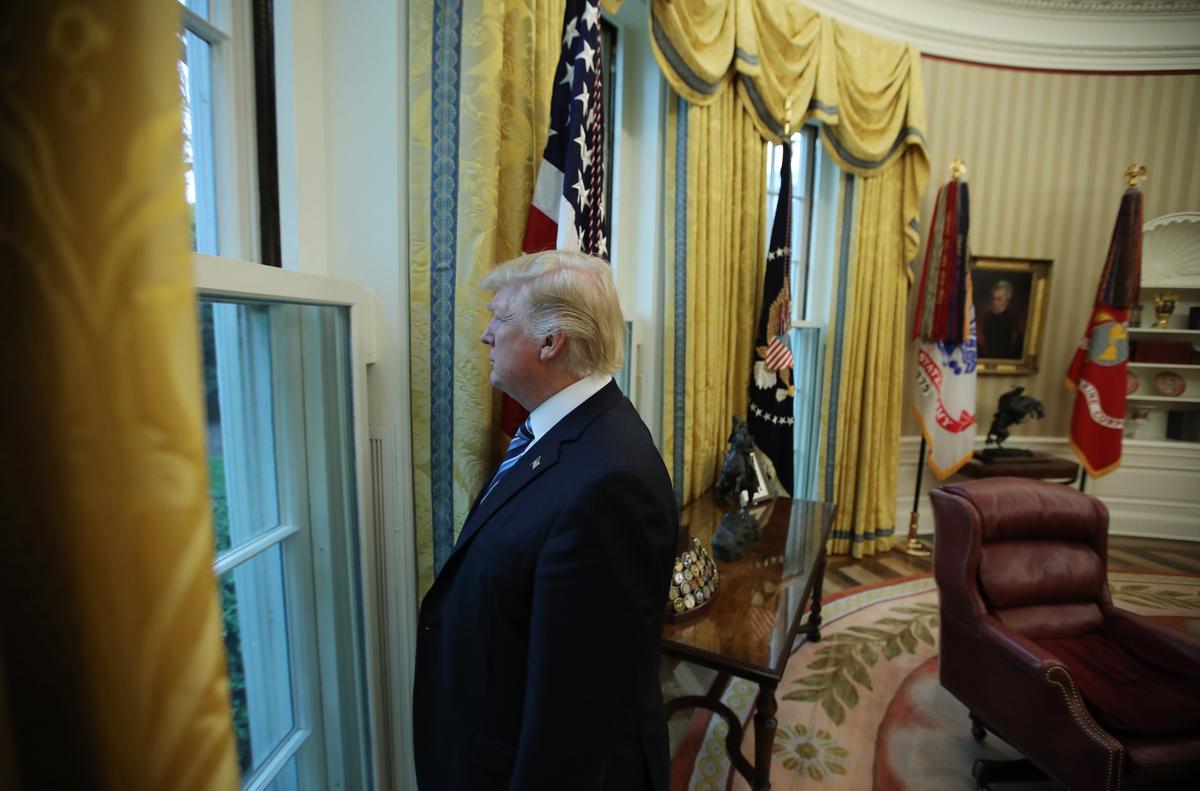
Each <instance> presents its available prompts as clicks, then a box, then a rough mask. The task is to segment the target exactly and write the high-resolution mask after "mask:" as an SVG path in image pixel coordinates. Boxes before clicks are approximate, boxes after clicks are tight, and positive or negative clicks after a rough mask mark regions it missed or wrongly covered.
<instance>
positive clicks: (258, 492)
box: [199, 262, 372, 791]
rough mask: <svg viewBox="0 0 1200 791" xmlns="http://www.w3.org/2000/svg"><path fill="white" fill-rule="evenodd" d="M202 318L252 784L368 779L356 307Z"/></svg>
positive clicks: (224, 585)
mask: <svg viewBox="0 0 1200 791" xmlns="http://www.w3.org/2000/svg"><path fill="white" fill-rule="evenodd" d="M230 263H232V264H233V265H235V266H236V265H237V263H236V262H230ZM241 266H243V267H244V265H241ZM256 269H257V268H256ZM199 320H200V328H201V338H202V350H203V363H204V383H205V401H206V406H207V413H208V416H207V424H208V425H207V426H206V429H207V438H208V450H209V453H208V455H209V471H210V475H211V493H212V503H213V522H214V527H215V536H214V541H215V545H216V561H215V563H214V571H215V573H216V574H217V577H218V588H219V591H220V597H221V610H222V616H223V625H224V639H225V648H226V656H227V661H228V670H229V678H230V687H231V699H232V708H233V718H234V732H235V736H236V740H237V752H238V761H239V764H240V767H241V774H242V787H243V788H244V789H255V790H256V791H257V789H265V788H270V789H277V790H278V791H306V790H307V789H313V791H318V790H320V789H327V788H346V789H369V788H370V787H371V786H372V771H371V763H370V762H371V750H370V727H369V724H368V723H369V715H368V698H367V692H366V690H367V679H366V677H365V671H364V670H363V668H364V667H365V664H366V652H365V644H364V643H365V641H364V624H363V612H362V601H361V599H362V591H361V586H360V579H361V563H360V547H359V542H358V536H359V535H360V532H359V513H360V512H359V505H358V504H359V497H358V486H357V484H358V482H357V480H356V464H355V459H356V448H355V443H354V437H355V431H354V425H353V414H354V408H353V376H352V368H351V364H352V363H351V360H352V354H351V336H350V308H349V307H347V306H345V305H328V304H325V305H318V304H304V303H299V302H265V301H257V300H254V299H242V298H237V299H231V298H227V297H216V296H205V297H202V298H201V300H200V305H199Z"/></svg>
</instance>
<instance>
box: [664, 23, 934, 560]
mask: <svg viewBox="0 0 1200 791" xmlns="http://www.w3.org/2000/svg"><path fill="white" fill-rule="evenodd" d="M649 26H650V39H651V42H652V47H653V50H654V55H655V58H656V60H657V61H658V64H659V66H660V68H661V69H662V72H663V74H664V76H665V77H666V80H667V82H668V84H669V85H670V87H671V88H672V89H673V90H674V91H675V92H676V93H678V94H679V95H680V96H681V97H683V98H684V99H685V100H686V101H687V102H688V103H689V104H690V105H691V107H690V109H687V110H680V111H678V112H676V113H674V114H673V115H672V117H673V118H675V119H679V120H683V119H684V118H685V117H686V133H685V134H680V135H677V137H678V140H677V141H674V142H676V143H677V144H678V146H684V145H686V149H687V150H686V157H684V156H677V157H675V159H676V160H677V162H676V163H675V168H676V169H674V170H673V169H672V164H671V163H669V164H668V168H667V169H668V191H671V190H674V191H682V192H683V193H684V197H682V198H681V197H679V196H678V195H676V196H675V198H674V200H672V201H668V206H673V207H674V209H675V217H674V220H673V222H672V223H668V225H669V226H672V225H673V226H674V227H673V228H672V229H671V231H672V232H671V233H670V234H668V236H669V237H670V238H669V240H668V244H670V245H672V247H671V249H669V250H668V252H667V256H666V258H667V261H668V264H669V265H670V262H671V261H672V260H676V261H685V262H686V268H685V269H684V270H682V271H680V272H677V274H676V275H675V276H674V277H672V276H670V275H669V276H668V277H667V282H668V283H672V282H674V283H675V306H674V311H675V313H674V314H673V315H674V319H673V320H672V319H670V318H669V319H668V324H673V326H668V328H667V332H668V335H669V336H670V337H671V338H672V342H671V343H667V344H665V349H666V358H667V359H665V360H664V366H665V367H666V369H667V370H669V371H670V372H671V376H667V377H664V381H665V382H667V386H668V388H669V392H667V393H666V394H665V399H666V403H667V405H668V409H667V411H666V413H665V414H667V415H668V416H670V415H672V414H674V415H675V416H676V417H675V419H674V421H672V419H671V418H670V417H668V418H667V419H665V420H664V427H665V428H666V429H668V430H665V431H664V435H665V436H667V437H668V438H669V439H670V438H672V437H673V438H674V440H678V438H679V437H680V436H686V437H687V443H686V444H685V446H684V447H682V448H680V447H679V446H678V445H673V444H672V443H671V442H668V453H667V457H668V462H669V466H671V468H672V472H673V474H674V476H675V479H676V490H677V495H680V496H681V497H682V499H683V502H687V501H688V500H689V499H691V497H694V496H695V495H697V494H699V493H700V492H702V491H703V490H704V488H706V484H708V483H711V481H712V480H713V477H712V476H713V475H715V471H713V472H712V473H710V471H709V470H710V460H709V457H708V455H707V451H703V452H700V453H698V452H697V450H698V449H700V448H707V447H708V446H709V445H711V443H712V441H713V440H712V436H713V434H712V432H716V434H715V436H717V437H718V438H719V439H718V444H719V447H722V448H723V444H722V443H723V440H724V437H725V434H726V433H727V429H726V427H727V426H728V421H729V418H730V416H731V415H732V414H733V412H734V410H735V409H736V408H738V407H739V406H744V404H745V394H744V393H745V390H746V387H747V383H746V379H747V377H748V371H749V368H748V357H747V360H746V366H745V370H744V371H743V370H740V369H737V368H736V366H740V365H742V362H743V361H742V359H741V357H740V356H739V352H731V353H730V354H731V357H730V363H731V365H733V366H735V368H732V369H730V370H731V372H732V373H733V378H732V379H731V380H730V381H729V382H728V386H729V387H731V388H732V387H736V388H740V390H741V391H742V394H741V396H740V397H738V398H726V399H725V400H724V408H723V409H721V408H720V406H719V405H718V404H717V402H716V401H715V400H714V399H712V398H709V397H707V396H706V394H705V393H706V388H717V389H723V388H724V386H725V385H721V386H720V387H718V386H717V385H715V384H714V383H712V382H711V381H710V380H709V377H710V376H711V370H712V369H711V368H710V367H709V366H707V365H706V364H704V363H703V362H701V360H702V355H703V354H707V351H701V350H700V349H699V348H698V345H699V344H702V343H705V342H707V341H708V340H709V339H708V338H707V333H706V330H705V329H704V328H702V327H701V326H700V325H699V324H698V323H697V322H702V321H706V320H709V319H710V318H711V317H717V318H718V326H720V327H722V328H728V329H730V330H732V329H735V328H733V327H732V325H730V324H728V323H725V324H722V323H721V322H720V316H721V310H722V308H721V307H720V306H719V305H717V304H715V303H716V302H729V301H730V300H729V292H726V293H719V292H715V291H714V292H709V291H706V290H704V289H702V288H701V287H700V281H699V279H700V278H703V277H704V276H705V273H706V272H707V271H708V270H707V267H709V266H713V265H716V262H717V261H719V260H720V259H719V257H718V256H716V255H714V254H713V251H714V250H716V249H723V248H721V245H723V244H725V242H724V240H723V239H722V238H720V237H719V236H714V235H713V234H712V232H709V233H706V234H697V233H696V231H695V229H694V228H693V226H695V225H697V224H700V225H702V226H704V227H705V228H707V227H708V224H709V223H711V221H712V218H711V217H710V216H708V215H707V214H706V213H705V211H706V204H704V202H703V201H704V198H703V195H704V194H705V193H707V191H708V190H709V189H710V185H711V183H712V182H713V178H714V175H713V173H712V172H710V171H707V170H705V169H703V168H702V167H699V166H696V164H695V163H696V158H697V154H696V153H695V152H693V151H692V150H691V146H693V145H708V146H712V147H716V150H715V151H710V152H706V154H705V155H704V159H705V160H707V159H708V158H720V157H724V158H725V159H726V160H733V159H734V158H737V157H740V156H741V155H742V152H743V150H744V149H745V147H746V143H745V142H744V140H738V141H735V140H734V139H733V137H732V136H730V135H726V136H724V137H723V138H708V139H707V141H706V142H704V143H702V142H701V137H700V134H699V133H698V132H697V131H696V130H694V129H693V128H692V127H691V124H692V122H693V121H695V120H697V119H698V118H699V116H697V115H695V111H696V110H698V109H708V108H711V107H718V106H719V107H726V106H728V105H729V104H730V94H732V95H733V96H734V97H736V105H737V106H739V107H740V108H741V109H742V110H743V111H744V113H743V115H744V117H745V118H746V119H749V122H750V123H751V124H752V125H753V128H754V130H755V131H756V132H757V133H758V135H759V136H760V137H761V138H763V139H764V140H770V141H776V142H778V141H780V140H781V139H782V138H783V136H784V133H785V128H788V127H790V130H791V131H793V132H794V131H795V130H797V129H798V128H799V127H800V126H801V124H803V123H804V122H806V121H809V120H815V121H817V122H819V123H820V124H821V136H822V140H823V143H824V146H825V150H826V151H827V152H828V153H829V155H830V156H831V158H832V159H833V160H834V161H835V162H836V163H837V165H838V166H839V167H840V168H841V169H842V170H844V171H845V172H846V173H848V174H853V176H854V177H855V178H854V179H853V180H852V181H851V182H848V184H850V185H851V187H850V188H849V189H847V190H846V192H847V194H848V195H849V198H848V200H849V203H847V215H846V217H847V223H846V225H845V227H844V228H843V233H844V235H845V247H844V250H845V256H844V262H843V263H844V267H843V268H844V271H843V272H842V273H841V274H840V277H841V278H842V280H841V281H840V285H841V286H842V287H844V288H845V289H846V291H845V293H844V294H842V298H843V299H842V301H841V302H840V303H839V307H838V309H836V310H835V311H834V318H833V319H832V323H831V326H830V328H829V333H828V344H829V347H828V348H829V352H828V353H827V355H826V362H827V368H828V370H829V372H830V374H831V376H833V379H832V380H831V381H830V382H827V391H826V399H827V403H826V404H825V407H824V409H825V414H826V417H827V418H828V419H827V420H826V421H824V424H825V429H824V433H825V436H824V438H823V442H822V460H821V466H822V467H823V469H824V476H823V477H824V479H825V481H826V486H827V497H829V498H830V499H833V500H834V501H835V502H837V503H838V506H839V511H838V522H837V525H836V526H835V536H836V537H835V539H834V540H833V541H831V545H830V549H831V550H832V551H835V552H851V553H853V554H856V555H862V554H872V553H873V552H874V551H875V550H882V549H887V548H889V547H890V546H891V538H890V536H891V533H892V531H893V529H894V523H895V489H896V465H897V461H898V455H899V416H900V399H901V393H902V388H901V386H900V385H901V382H902V379H901V377H902V376H903V363H902V351H903V349H902V345H901V339H902V338H903V335H904V332H903V323H904V305H905V302H906V300H907V296H908V288H909V284H910V281H911V278H912V272H911V268H910V265H911V261H912V260H913V259H914V258H915V257H916V253H917V250H918V248H919V246H920V235H919V228H918V212H919V200H920V195H921V193H922V192H923V191H924V189H925V186H926V184H927V183H928V180H929V164H928V160H927V157H926V153H925V148H924V137H923V129H924V126H925V108H924V91H923V88H922V84H921V75H920V53H919V52H918V51H917V50H916V49H915V48H913V47H911V46H908V45H905V44H899V43H896V42H891V41H886V40H883V39H880V38H877V37H875V36H872V35H869V34H867V33H864V32H862V31H859V30H857V29H855V28H853V27H852V26H849V25H845V24H843V23H841V22H839V21H837V20H835V19H832V18H830V17H826V16H823V15H821V14H819V13H817V12H815V11H813V10H812V9H809V8H807V7H806V6H804V5H802V4H801V3H798V2H781V1H780V0H651V3H650V19H649ZM789 107H790V112H789ZM789 116H790V117H789ZM733 125H735V126H736V124H733ZM677 129H678V126H672V127H671V128H670V129H668V131H667V136H668V138H671V137H672V136H673V135H674V134H675V132H674V131H672V130H676V131H677ZM678 146H676V147H678ZM668 148H669V149H670V150H674V149H672V147H671V145H670V143H669V145H668ZM759 156H760V157H761V152H760V154H759ZM668 159H670V157H668ZM685 161H686V165H687V168H688V170H687V172H686V173H685V174H683V175H680V174H679V173H678V171H677V168H678V167H681V166H683V163H684V162H685ZM701 164H703V163H701ZM762 169H763V164H762V162H761V159H760V164H759V170H760V171H761V170H762ZM718 177H719V174H718ZM726 183H727V187H726V193H725V194H726V195H727V196H730V195H733V194H734V191H733V189H732V186H733V184H732V182H726ZM854 185H857V189H854V188H853V187H854ZM756 188H757V189H759V190H760V192H759V193H758V195H757V196H755V195H752V194H750V193H749V192H747V191H743V192H741V193H740V194H739V195H738V197H737V199H738V200H744V201H747V202H751V201H753V202H754V204H755V205H759V206H764V207H765V203H766V195H765V181H760V184H759V186H758V187H756ZM727 199H728V198H727ZM681 213H682V216H680V214H681ZM762 219H763V218H762V217H761V215H760V217H759V218H758V221H757V225H756V226H755V227H756V228H757V234H758V237H757V238H758V247H756V248H753V249H752V248H749V247H747V248H746V255H752V256H753V266H751V267H749V268H748V270H747V272H746V274H745V275H739V276H746V277H749V278H752V279H753V280H754V281H755V282H757V281H759V280H761V277H760V276H759V267H760V266H761V262H762V260H763V252H764V251H763V249H762V236H761V234H762V227H763V226H762ZM822 263H824V264H826V265H831V264H830V262H814V265H821V264H822ZM677 269H678V266H677ZM681 295H682V298H681ZM738 299H739V301H738V302H737V305H739V306H740V305H741V302H740V296H739V298H738ZM710 300H711V301H710ZM739 309H741V308H740V307H739ZM750 310H751V311H752V310H753V307H751V308H750ZM681 311H683V312H685V315H686V321H681V320H680V315H679V314H680V312H681ZM681 333H682V334H683V340H682V342H681V341H680V335H681ZM734 340H735V346H738V348H739V349H740V348H741V347H745V349H746V350H747V351H748V350H749V348H750V344H751V343H752V331H750V330H747V331H746V332H745V333H744V334H742V335H740V336H738V337H737V338H735V339H734ZM835 358H836V363H837V365H836V369H835V368H834V367H829V366H834V363H835ZM691 366H696V368H695V370H693V369H692V367H691ZM709 408H717V409H719V410H720V411H719V413H718V414H717V415H706V416H704V417H699V416H698V410H703V409H709ZM681 415H682V416H683V418H684V419H683V420H682V421H681V420H680V416H681ZM684 425H686V426H687V429H686V431H684V430H683V426H684ZM702 427H703V430H704V431H706V432H709V433H708V434H705V436H698V434H697V432H699V431H700V430H701V428H702ZM718 427H719V428H718ZM693 445H694V447H693Z"/></svg>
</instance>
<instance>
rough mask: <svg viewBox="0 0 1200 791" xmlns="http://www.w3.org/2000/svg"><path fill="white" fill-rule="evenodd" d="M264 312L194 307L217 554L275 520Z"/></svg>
mask: <svg viewBox="0 0 1200 791" xmlns="http://www.w3.org/2000/svg"><path fill="white" fill-rule="evenodd" d="M270 311H271V307H270V306H269V305H267V304H263V303H229V302H213V301H207V300H205V301H202V302H201V303H200V333H201V343H202V347H203V352H204V364H205V371H204V384H205V404H206V406H207V408H208V410H207V412H208V414H207V430H206V434H207V437H208V457H209V472H210V475H211V476H212V480H211V487H212V488H211V493H212V498H213V521H214V523H215V528H216V547H217V552H218V553H221V552H224V551H225V550H227V549H230V548H231V547H236V546H238V545H239V544H244V543H246V542H247V541H249V540H251V539H253V538H255V537H256V536H258V535H260V534H262V533H264V532H266V531H267V530H270V529H272V528H274V527H276V526H277V525H278V524H279V523H280V518H279V497H278V481H277V475H276V463H275V459H276V451H275V441H276V437H275V410H274V383H273V379H272V375H271V331H270Z"/></svg>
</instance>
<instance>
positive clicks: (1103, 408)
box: [1067, 173, 1142, 478]
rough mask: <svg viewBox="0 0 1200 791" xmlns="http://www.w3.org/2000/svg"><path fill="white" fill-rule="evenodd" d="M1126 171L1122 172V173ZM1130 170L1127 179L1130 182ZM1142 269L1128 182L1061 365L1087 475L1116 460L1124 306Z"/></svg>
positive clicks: (1136, 204) (1136, 201)
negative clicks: (1089, 300)
mask: <svg viewBox="0 0 1200 791" xmlns="http://www.w3.org/2000/svg"><path fill="white" fill-rule="evenodd" d="M1127 175H1128V173H1127ZM1135 179H1136V174H1135V176H1134V177H1132V178H1131V179H1130V182H1131V185H1132V184H1134V182H1135ZM1141 269H1142V193H1141V190H1139V189H1138V188H1137V187H1136V186H1130V187H1129V189H1127V190H1126V191H1125V195H1124V196H1123V197H1122V198H1121V208H1120V210H1119V211H1118V212H1117V222H1116V226H1115V227H1114V228H1113V235H1112V242H1111V243H1110V244H1109V246H1108V257H1107V259H1106V260H1105V262H1104V273H1103V274H1102V275H1101V276H1100V286H1099V288H1097V290H1096V299H1095V301H1094V302H1093V307H1092V317H1091V319H1090V320H1089V321H1088V326H1087V331H1086V332H1085V333H1084V334H1083V340H1082V341H1080V343H1079V347H1078V348H1077V349H1076V350H1075V357H1074V359H1072V360H1071V367H1070V368H1069V369H1068V370H1067V387H1069V388H1070V389H1071V390H1073V391H1075V406H1074V411H1073V412H1072V414H1071V447H1072V448H1073V449H1074V451H1075V455H1076V456H1078V457H1079V461H1080V462H1082V464H1083V466H1084V468H1085V469H1086V470H1087V471H1088V472H1089V473H1090V474H1091V475H1092V476H1093V477H1097V478H1098V477H1100V476H1102V475H1107V474H1108V473H1110V472H1112V471H1113V470H1115V469H1116V468H1117V467H1119V466H1120V464H1121V437H1122V435H1123V434H1124V431H1125V395H1126V393H1125V366H1126V364H1127V363H1128V361H1129V336H1128V334H1127V332H1126V330H1127V328H1128V326H1129V308H1130V306H1131V305H1133V304H1135V303H1136V302H1137V299H1138V288H1139V281H1140V278H1141Z"/></svg>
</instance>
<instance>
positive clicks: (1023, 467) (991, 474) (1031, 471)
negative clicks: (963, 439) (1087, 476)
mask: <svg viewBox="0 0 1200 791" xmlns="http://www.w3.org/2000/svg"><path fill="white" fill-rule="evenodd" d="M958 473H959V475H965V476H966V477H968V478H995V477H998V476H1001V475H1006V476H1011V477H1014V478H1040V479H1042V480H1053V481H1061V482H1063V483H1065V484H1067V485H1068V486H1069V485H1071V484H1073V483H1075V479H1076V477H1078V475H1079V465H1078V464H1076V463H1075V462H1073V461H1070V460H1068V459H1060V458H1058V457H1057V456H1050V455H1048V454H1045V453H1034V454H1032V455H1030V456H1014V457H1013V458H1011V459H1004V460H1002V461H994V462H991V463H990V464H989V463H988V462H985V461H984V460H983V459H981V458H979V456H975V457H974V458H972V459H971V460H970V461H969V462H967V463H966V464H964V465H963V466H962V467H960V468H959V470H958Z"/></svg>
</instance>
